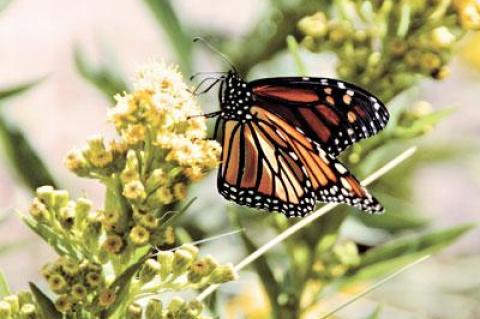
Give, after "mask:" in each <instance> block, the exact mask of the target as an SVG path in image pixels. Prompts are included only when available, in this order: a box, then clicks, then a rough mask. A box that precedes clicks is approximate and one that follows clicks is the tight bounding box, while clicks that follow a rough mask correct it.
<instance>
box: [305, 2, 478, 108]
mask: <svg viewBox="0 0 480 319" xmlns="http://www.w3.org/2000/svg"><path fill="white" fill-rule="evenodd" d="M430 2H431V4H429V3H428V1H402V2H401V3H398V5H397V4H395V5H394V4H393V2H392V1H379V2H378V4H377V5H373V6H372V3H371V1H352V0H345V1H342V2H341V3H342V4H336V3H335V4H333V10H332V11H334V12H341V13H345V8H347V7H348V8H349V12H348V14H339V15H336V14H331V15H330V14H329V13H325V12H318V13H316V14H313V15H310V16H306V17H304V18H302V19H301V20H300V21H299V23H298V28H299V29H300V31H301V32H302V33H303V34H304V37H303V39H302V44H303V45H304V46H305V47H306V48H307V49H309V50H311V51H315V52H317V51H323V50H331V51H333V52H335V53H336V55H337V56H338V58H339V63H338V65H337V73H338V75H339V77H341V78H343V79H345V80H347V81H351V82H354V83H357V84H359V85H361V86H362V87H364V88H366V89H368V90H369V91H371V92H372V93H375V94H377V95H378V96H379V97H380V98H382V99H383V100H389V99H391V98H393V97H394V96H395V95H396V94H398V93H399V92H402V91H403V90H405V89H406V88H408V87H410V86H412V85H414V84H415V83H416V81H417V80H418V75H424V76H429V77H432V78H434V79H438V80H442V79H444V78H446V77H447V76H448V75H449V73H450V72H449V67H448V62H449V60H450V59H451V57H452V53H453V52H454V47H455V45H456V44H457V43H458V42H459V40H460V38H461V37H462V36H463V35H464V34H465V32H466V31H468V30H472V29H478V28H480V2H479V1H478V0H455V1H452V2H449V1H447V2H444V1H433V3H432V1H430ZM367 8H368V9H367ZM366 16H368V17H369V18H368V19H366V18H365V17H366ZM455 17H456V19H455ZM360 21H362V22H360ZM412 21H415V23H413V22H412Z"/></svg>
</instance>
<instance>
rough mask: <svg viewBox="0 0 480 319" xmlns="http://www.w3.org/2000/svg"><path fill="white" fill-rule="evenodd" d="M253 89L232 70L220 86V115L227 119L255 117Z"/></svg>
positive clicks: (242, 119)
mask: <svg viewBox="0 0 480 319" xmlns="http://www.w3.org/2000/svg"><path fill="white" fill-rule="evenodd" d="M252 103H253V98H252V90H251V88H250V86H249V85H248V83H247V82H246V81H244V80H243V79H242V78H241V77H240V76H239V75H238V73H236V72H233V71H230V72H229V73H228V75H227V77H226V78H225V80H224V81H223V82H222V84H221V87H220V107H221V114H220V116H221V117H222V118H223V119H225V120H236V121H241V122H245V121H249V120H251V119H252V118H253V117H252V115H251V113H250V108H251V106H252Z"/></svg>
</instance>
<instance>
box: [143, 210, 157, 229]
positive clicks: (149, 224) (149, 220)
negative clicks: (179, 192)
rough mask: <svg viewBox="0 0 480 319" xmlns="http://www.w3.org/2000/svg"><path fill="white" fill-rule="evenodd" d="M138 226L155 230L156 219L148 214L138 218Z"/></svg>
mask: <svg viewBox="0 0 480 319" xmlns="http://www.w3.org/2000/svg"><path fill="white" fill-rule="evenodd" d="M140 224H141V225H142V226H144V227H146V228H148V229H153V228H157V227H158V218H157V217H155V216H153V214H150V213H148V214H145V215H143V216H142V217H140Z"/></svg>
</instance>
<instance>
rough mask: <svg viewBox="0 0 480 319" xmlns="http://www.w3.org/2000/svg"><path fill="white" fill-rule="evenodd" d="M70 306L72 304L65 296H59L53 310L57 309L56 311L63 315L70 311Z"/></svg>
mask: <svg viewBox="0 0 480 319" xmlns="http://www.w3.org/2000/svg"><path fill="white" fill-rule="evenodd" d="M72 306H73V302H72V300H71V299H70V297H69V296H67V295H63V296H60V297H58V299H57V300H56V301H55V308H57V310H58V311H60V312H63V313H66V312H69V311H70V310H71V309H72Z"/></svg>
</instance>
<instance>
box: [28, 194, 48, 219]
mask: <svg viewBox="0 0 480 319" xmlns="http://www.w3.org/2000/svg"><path fill="white" fill-rule="evenodd" d="M30 214H31V215H32V216H33V218H35V219H37V220H40V219H44V218H47V216H48V210H47V206H45V204H44V203H42V201H41V200H40V199H38V198H35V199H34V200H33V203H32V206H30Z"/></svg>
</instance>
